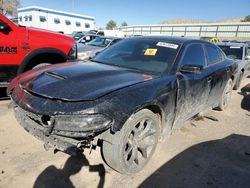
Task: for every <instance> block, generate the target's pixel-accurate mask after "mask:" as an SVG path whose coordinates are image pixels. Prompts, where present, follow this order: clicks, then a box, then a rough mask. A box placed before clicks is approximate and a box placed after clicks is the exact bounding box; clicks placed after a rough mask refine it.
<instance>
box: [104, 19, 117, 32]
mask: <svg viewBox="0 0 250 188" xmlns="http://www.w3.org/2000/svg"><path fill="white" fill-rule="evenodd" d="M115 28H117V25H116V23H115V21H114V20H110V21H109V22H108V23H107V25H106V29H109V30H113V29H115Z"/></svg>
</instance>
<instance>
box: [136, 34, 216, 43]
mask: <svg viewBox="0 0 250 188" xmlns="http://www.w3.org/2000/svg"><path fill="white" fill-rule="evenodd" d="M131 39H154V40H164V41H169V42H176V43H180V44H184V43H191V42H200V43H205V44H213V43H211V42H208V41H205V40H199V39H191V38H188V37H171V36H160V35H159V36H158V35H156V36H152V35H150V36H138V37H133V38H131Z"/></svg>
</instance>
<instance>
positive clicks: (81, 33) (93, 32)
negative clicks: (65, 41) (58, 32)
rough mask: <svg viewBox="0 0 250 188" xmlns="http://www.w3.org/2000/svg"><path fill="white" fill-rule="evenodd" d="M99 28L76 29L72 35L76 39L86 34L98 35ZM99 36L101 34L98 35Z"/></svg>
mask: <svg viewBox="0 0 250 188" xmlns="http://www.w3.org/2000/svg"><path fill="white" fill-rule="evenodd" d="M96 33H97V30H90V31H74V32H73V33H72V34H71V36H72V37H73V39H74V40H75V41H79V40H80V39H81V38H83V37H84V36H91V35H96ZM98 36H99V35H98Z"/></svg>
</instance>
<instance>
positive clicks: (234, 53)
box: [219, 45, 243, 60]
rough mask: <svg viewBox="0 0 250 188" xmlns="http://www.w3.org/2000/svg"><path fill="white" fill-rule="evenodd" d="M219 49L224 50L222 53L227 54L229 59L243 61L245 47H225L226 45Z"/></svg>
mask: <svg viewBox="0 0 250 188" xmlns="http://www.w3.org/2000/svg"><path fill="white" fill-rule="evenodd" d="M219 47H220V48H221V49H222V51H223V52H224V53H225V54H226V56H227V57H228V58H231V59H238V60H241V59H242V55H243V47H239V46H225V45H219Z"/></svg>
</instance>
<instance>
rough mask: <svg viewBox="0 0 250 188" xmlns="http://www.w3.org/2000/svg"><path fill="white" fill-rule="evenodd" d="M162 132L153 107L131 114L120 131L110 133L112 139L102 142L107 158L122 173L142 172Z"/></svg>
mask: <svg viewBox="0 0 250 188" xmlns="http://www.w3.org/2000/svg"><path fill="white" fill-rule="evenodd" d="M159 135H160V121H159V118H158V117H157V115H156V114H154V113H153V112H152V111H150V110H148V109H143V110H141V111H139V112H137V113H135V114H134V115H132V116H131V117H130V118H129V119H128V120H127V122H126V123H125V124H124V126H123V127H122V129H121V130H120V131H119V132H117V133H115V134H114V135H111V134H108V137H111V140H112V143H110V142H106V141H104V142H103V146H102V153H103V157H104V160H105V161H106V163H107V164H108V165H109V166H110V167H111V168H113V169H115V170H116V171H118V172H120V173H124V174H133V173H136V172H139V171H140V170H141V169H142V168H143V167H144V166H145V165H146V164H147V162H148V161H149V160H150V158H151V157H152V155H153V153H154V151H155V148H156V146H157V143H158V139H159ZM104 140H105V138H104ZM108 140H110V138H108Z"/></svg>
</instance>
